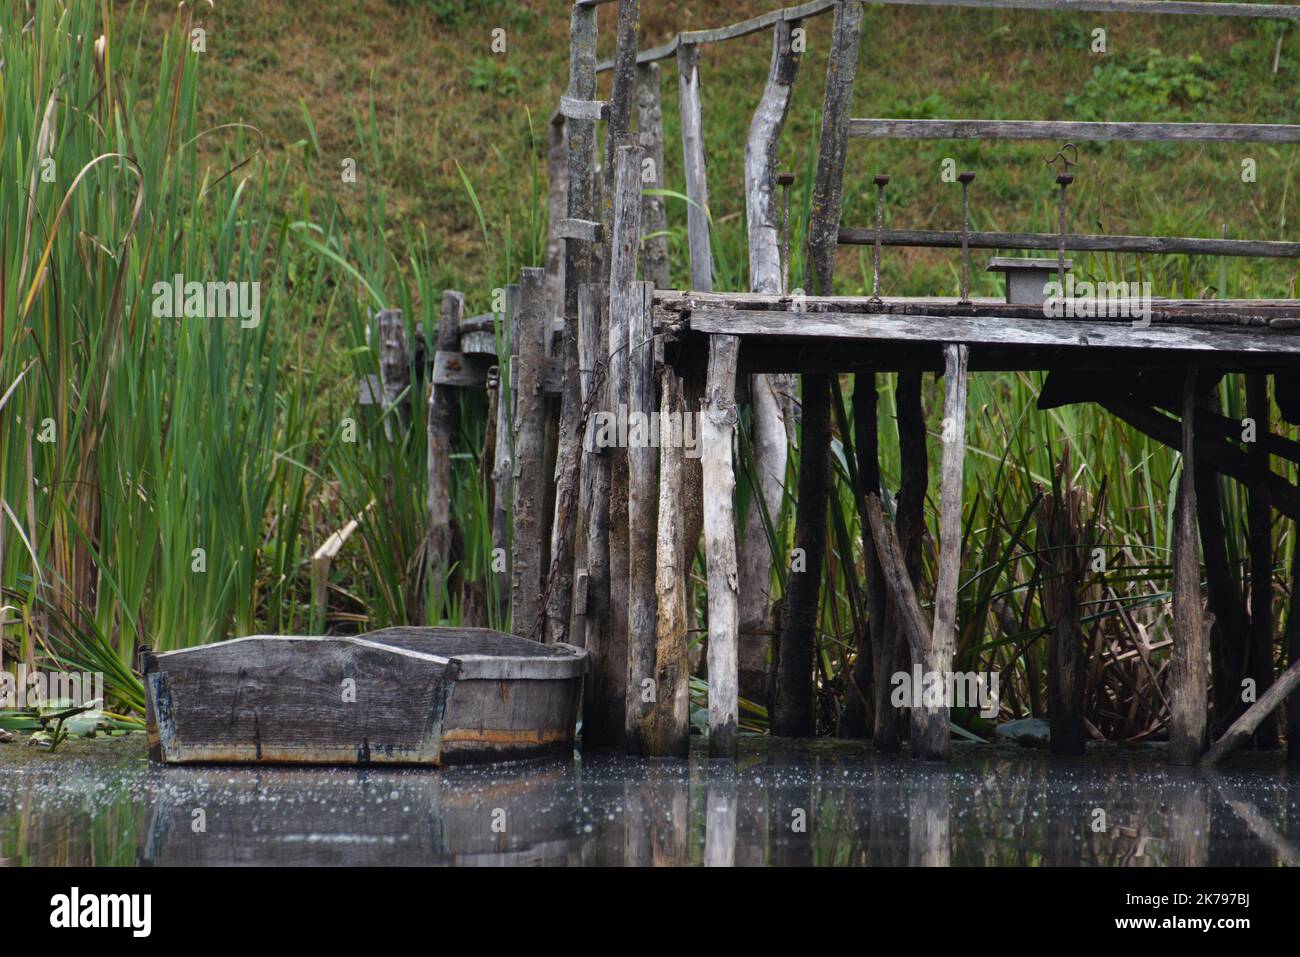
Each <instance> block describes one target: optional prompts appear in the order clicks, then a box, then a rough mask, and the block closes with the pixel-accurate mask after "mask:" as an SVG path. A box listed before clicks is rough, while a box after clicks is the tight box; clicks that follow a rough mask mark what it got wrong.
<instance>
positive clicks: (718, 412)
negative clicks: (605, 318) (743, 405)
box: [700, 336, 740, 757]
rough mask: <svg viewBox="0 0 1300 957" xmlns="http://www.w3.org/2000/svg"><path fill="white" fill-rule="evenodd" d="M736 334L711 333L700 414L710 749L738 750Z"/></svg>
mask: <svg viewBox="0 0 1300 957" xmlns="http://www.w3.org/2000/svg"><path fill="white" fill-rule="evenodd" d="M739 354H740V340H739V339H738V338H736V337H735V336H712V337H711V338H710V339H709V370H708V377H707V380H706V388H705V399H704V404H703V408H702V409H701V414H700V443H701V447H702V449H703V457H702V465H703V472H704V547H705V557H706V560H707V562H708V580H709V584H708V598H709V661H708V664H709V753H710V754H711V755H714V756H717V757H731V756H734V755H735V753H736V728H737V723H738V721H739V715H740V710H739V703H738V700H737V649H736V641H737V632H738V630H739V624H740V622H739V613H740V593H739V588H738V582H737V578H736V576H737V569H736V521H735V511H736V509H735V501H734V494H735V489H736V473H735V471H734V469H733V467H732V458H731V443H732V439H733V437H734V434H735V430H736V423H737V421H739V418H740V415H739V412H738V410H737V408H736V360H737V357H738V356H739Z"/></svg>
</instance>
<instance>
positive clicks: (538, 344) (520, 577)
mask: <svg viewBox="0 0 1300 957" xmlns="http://www.w3.org/2000/svg"><path fill="white" fill-rule="evenodd" d="M545 281H546V274H545V272H544V271H543V270H541V269H524V270H523V271H522V273H521V278H520V283H519V318H518V320H517V322H516V333H517V335H518V342H519V355H518V358H517V359H516V360H515V365H516V366H517V368H518V371H519V377H518V386H517V389H516V390H515V428H514V434H515V449H514V511H513V515H512V518H513V522H514V525H513V532H512V535H511V541H512V546H513V549H514V553H513V556H512V566H511V579H510V609H511V631H512V632H513V633H514V634H516V635H521V636H523V637H526V638H536V639H538V640H540V639H541V625H542V610H543V609H542V577H543V575H544V572H545V569H543V568H542V542H543V537H542V536H543V534H544V530H543V526H544V523H545V517H544V515H543V509H544V508H545V505H546V487H545V486H546V470H545V466H544V462H545V454H546V450H545V442H546V409H545V396H544V395H543V393H542V381H543V374H544V371H545V368H546V325H547V317H548V316H549V312H548V310H547V303H546V289H545Z"/></svg>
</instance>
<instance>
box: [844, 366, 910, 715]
mask: <svg viewBox="0 0 1300 957" xmlns="http://www.w3.org/2000/svg"><path fill="white" fill-rule="evenodd" d="M877 406H878V396H877V393H876V376H875V373H873V372H859V373H857V374H855V375H854V377H853V451H854V454H855V455H856V456H857V465H858V489H857V493H858V496H857V498H858V520H859V524H860V525H861V526H862V539H863V542H862V563H863V572H864V574H863V576H862V577H863V590H864V591H865V592H866V605H867V615H866V620H865V622H864V625H863V628H864V631H863V633H861V634H859V635H858V636H857V637H858V643H857V659H856V660H855V661H854V665H853V686H852V687H851V688H850V689H849V699H848V703H847V704H846V705H845V707H844V718H843V721H842V722H841V734H842V735H843V736H844V737H846V738H874V737H875V720H876V675H877V674H878V673H879V671H880V670H881V668H882V667H888V669H889V674H891V675H892V674H893V673H894V671H897V670H898V669H897V667H896V666H894V665H893V664H892V663H887V662H885V661H884V657H883V655H884V642H883V638H884V634H885V628H884V625H885V582H884V578H883V577H882V574H881V571H880V560H879V559H877V558H876V548H875V545H874V544H872V541H871V526H870V524H869V523H868V521H867V516H866V512H865V510H864V508H863V506H864V503H865V499H866V496H867V495H877V496H878V495H879V494H880V429H879V425H878V423H877ZM886 704H888V701H887V700H886Z"/></svg>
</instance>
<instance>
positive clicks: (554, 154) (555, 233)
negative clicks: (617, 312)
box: [546, 8, 596, 317]
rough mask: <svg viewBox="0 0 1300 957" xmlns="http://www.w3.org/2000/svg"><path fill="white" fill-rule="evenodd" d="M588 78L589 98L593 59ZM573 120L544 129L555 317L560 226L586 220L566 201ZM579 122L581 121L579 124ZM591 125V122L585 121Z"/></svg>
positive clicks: (549, 278) (562, 276) (559, 294)
mask: <svg viewBox="0 0 1300 957" xmlns="http://www.w3.org/2000/svg"><path fill="white" fill-rule="evenodd" d="M573 18H574V20H575V21H576V20H578V19H579V11H578V9H577V8H575V9H574V12H573ZM592 39H593V40H594V39H595V30H594V25H593V30H592ZM577 48H578V45H577V44H572V43H571V44H570V49H571V50H572V51H573V52H574V53H576V52H577ZM591 77H592V84H591V85H592V96H595V86H596V84H595V78H596V58H595V55H594V54H593V56H592V57H591ZM570 84H572V73H571V74H570ZM573 122H574V121H573V120H567V119H566V120H563V121H562V122H554V123H551V124H550V126H549V130H548V143H547V150H546V179H547V205H546V211H547V227H546V299H547V301H548V302H549V303H550V304H551V314H552V315H554V316H556V317H561V316H563V315H564V314H565V313H564V302H565V286H566V284H567V282H568V279H567V270H568V265H569V264H568V256H567V254H566V251H565V248H564V247H565V243H564V240H563V239H561V237H560V224H561V223H562V222H563V221H564V220H565V219H566V218H572V219H590V218H591V217H589V216H574V215H573V212H572V207H571V205H570V202H569V173H570V170H571V167H570V166H569V163H568V160H569V149H568V141H569V138H570V137H571V136H572V135H573V128H572V125H571V124H572V123H573ZM579 122H582V121H579ZM586 122H587V125H588V126H590V125H591V121H590V120H588V121H586Z"/></svg>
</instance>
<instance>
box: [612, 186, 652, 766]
mask: <svg viewBox="0 0 1300 957" xmlns="http://www.w3.org/2000/svg"><path fill="white" fill-rule="evenodd" d="M637 166H638V169H639V167H640V164H639V163H638V164H637ZM620 183H621V177H620ZM621 203H622V199H621V198H620V199H618V200H616V205H621ZM632 292H633V297H632V298H633V301H632V302H631V303H630V304H631V305H632V306H633V308H632V310H631V312H630V314H629V315H628V324H627V330H628V341H627V352H626V355H627V360H628V407H627V414H628V450H627V464H628V469H627V471H628V495H627V527H628V589H627V688H626V701H627V711H626V715H625V717H624V721H625V737H626V740H627V747H628V750H630V751H633V752H635V753H638V754H639V753H641V752H642V751H643V749H644V744H643V739H642V738H643V736H642V723H643V722H644V721H645V720H646V719H647V718H648V717H649V716H650V715H651V713H652V710H653V707H654V700H653V699H654V697H655V696H657V693H658V690H657V689H656V688H655V687H654V685H653V684H650V685H649V686H647V682H653V681H654V680H655V642H656V633H655V608H656V602H655V578H656V576H655V539H656V528H657V525H658V509H659V481H658V474H657V466H658V461H659V450H658V444H659V443H658V441H657V436H652V435H651V434H649V433H650V423H651V421H652V416H653V414H654V412H655V410H656V408H655V379H654V334H653V332H652V331H651V326H652V323H651V318H650V317H651V311H652V309H653V305H654V286H653V285H652V284H651V283H648V282H638V283H635V284H633V287H632ZM637 294H639V296H638V295H637ZM637 298H639V299H640V302H639V303H637V302H636V299H637ZM638 305H639V307H640V308H637V306H638ZM639 423H643V424H644V429H634V425H636V424H639ZM638 432H640V433H641V434H638ZM648 690H649V691H653V692H654V695H648V694H647V691H648Z"/></svg>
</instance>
